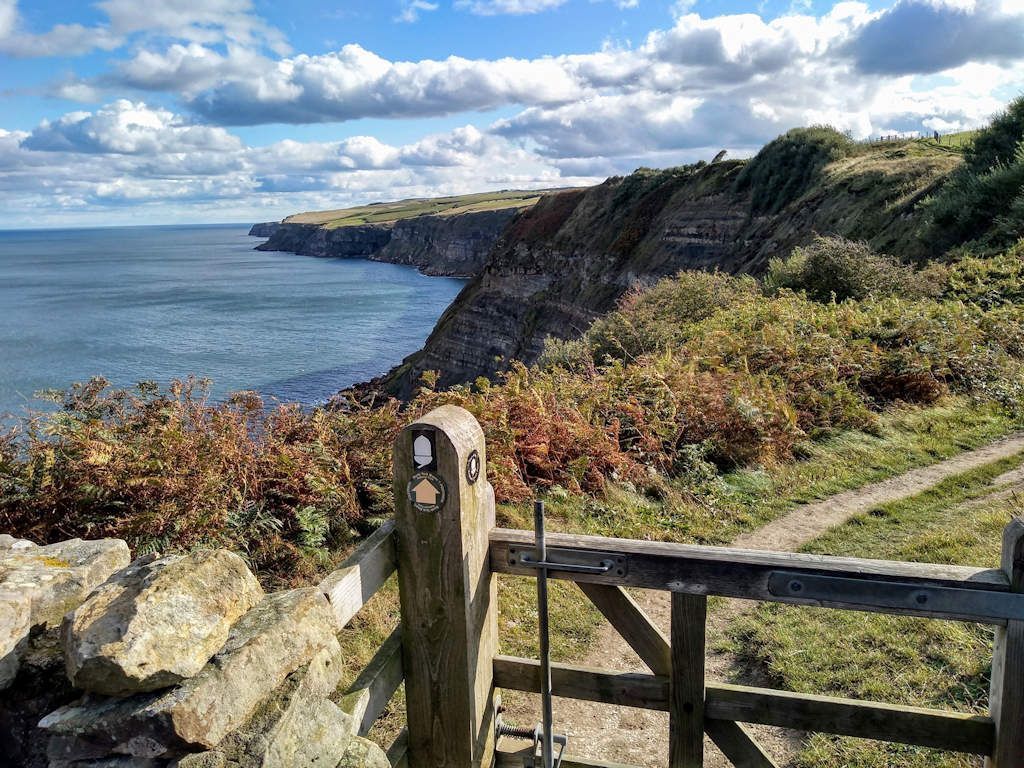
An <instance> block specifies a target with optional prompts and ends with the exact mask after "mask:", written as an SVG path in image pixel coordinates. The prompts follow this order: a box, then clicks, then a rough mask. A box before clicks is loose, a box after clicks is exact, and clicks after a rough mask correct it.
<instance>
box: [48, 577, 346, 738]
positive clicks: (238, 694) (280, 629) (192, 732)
mask: <svg viewBox="0 0 1024 768" xmlns="http://www.w3.org/2000/svg"><path fill="white" fill-rule="evenodd" d="M332 642H336V640H335V637H334V629H333V617H332V614H331V609H330V606H329V604H328V603H327V598H326V597H324V595H323V593H322V592H320V590H319V589H318V588H316V587H307V588H305V589H294V590H290V591H288V592H279V593H276V594H273V595H268V596H267V597H265V598H264V599H263V600H261V601H260V603H259V604H258V605H257V606H256V607H255V608H253V609H252V610H251V611H249V612H248V613H247V614H245V615H244V616H243V617H242V618H241V619H239V620H238V621H237V622H236V623H235V625H234V627H232V628H231V632H230V634H229V636H228V640H227V642H226V643H225V644H224V647H223V648H221V650H220V651H219V652H218V653H217V654H216V655H215V656H214V657H213V658H212V659H211V660H210V662H209V663H208V664H207V665H206V666H205V667H203V669H202V670H201V671H200V672H199V674H197V675H196V676H195V677H192V678H189V679H187V680H185V681H184V682H182V683H181V685H179V686H178V687H177V688H173V689H171V690H168V691H162V692H156V693H140V694H135V695H133V696H129V697H127V698H120V699H118V698H108V697H103V696H93V695H87V696H86V697H84V698H83V699H81V700H79V701H77V702H75V703H73V704H69V705H67V706H64V707H61V708H60V709H58V710H56V711H54V712H51V713H50V714H49V715H47V716H46V717H45V718H43V719H42V720H41V721H40V723H39V725H40V727H41V728H44V729H46V730H47V731H49V732H50V733H51V734H63V735H70V736H76V737H79V738H83V739H86V740H88V741H90V742H93V743H96V744H101V745H103V746H106V747H108V748H109V749H110V750H111V751H112V752H117V753H118V754H128V755H132V756H136V757H158V756H160V757H163V756H166V757H174V756H178V755H181V754H182V753H184V752H189V751H195V750H196V749H210V748H212V747H215V746H217V745H218V744H219V743H220V742H221V741H222V740H223V739H224V737H225V736H226V735H227V734H228V733H230V732H231V731H233V730H235V729H236V728H238V727H239V726H241V725H243V724H244V723H246V722H247V721H248V720H249V718H250V717H252V715H253V713H254V712H255V711H256V709H257V708H258V707H259V705H260V704H261V703H262V702H263V701H265V700H266V699H268V698H269V697H270V695H271V694H272V692H273V691H274V690H275V689H276V688H277V687H278V686H279V685H281V683H283V682H284V680H285V679H286V678H287V677H288V675H290V674H291V673H292V672H294V671H295V670H297V669H298V668H300V667H301V666H303V665H304V664H308V663H309V662H310V660H311V659H312V658H313V657H314V656H315V655H316V654H317V652H318V651H320V650H322V649H324V648H327V647H329V646H330V645H331V643H332Z"/></svg>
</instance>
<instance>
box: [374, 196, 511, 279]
mask: <svg viewBox="0 0 1024 768" xmlns="http://www.w3.org/2000/svg"><path fill="white" fill-rule="evenodd" d="M518 212H519V211H518V209H515V208H505V209H502V210H497V211H480V212H478V213H463V214H459V215H453V216H416V217H414V218H411V219H402V220H400V221H396V222H395V224H394V225H393V226H392V228H391V239H390V240H389V241H388V243H387V245H385V246H384V247H383V248H381V249H380V250H379V251H377V252H376V253H374V254H373V255H371V256H370V258H371V259H372V260H373V261H385V262H388V263H389V264H407V265H409V266H413V267H417V268H418V269H419V270H420V271H421V272H423V273H425V274H428V275H447V276H458V277H470V276H474V275H478V274H480V273H481V272H482V271H483V268H484V265H485V264H486V263H487V256H488V255H489V254H490V252H491V250H492V249H493V248H494V245H495V243H496V242H497V241H498V238H499V237H500V235H501V233H502V232H503V231H504V229H505V227H506V226H507V225H508V223H509V222H510V221H512V219H514V218H515V217H516V214H517V213H518Z"/></svg>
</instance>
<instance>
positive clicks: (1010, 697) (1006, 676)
mask: <svg viewBox="0 0 1024 768" xmlns="http://www.w3.org/2000/svg"><path fill="white" fill-rule="evenodd" d="M1002 567H1003V571H1005V572H1006V575H1007V576H1008V577H1009V579H1010V591H1012V592H1024V520H1021V519H1020V518H1015V519H1014V520H1013V521H1012V522H1011V523H1010V524H1009V525H1008V526H1006V530H1005V531H1004V532H1003V562H1002ZM989 710H990V712H991V714H992V719H993V720H994V721H995V724H996V742H995V748H994V749H993V751H992V757H991V758H989V759H987V760H985V766H986V768H1024V621H1009V622H1007V625H1006V627H1005V628H1003V627H996V642H995V648H994V650H993V653H992V688H991V691H990V693H989Z"/></svg>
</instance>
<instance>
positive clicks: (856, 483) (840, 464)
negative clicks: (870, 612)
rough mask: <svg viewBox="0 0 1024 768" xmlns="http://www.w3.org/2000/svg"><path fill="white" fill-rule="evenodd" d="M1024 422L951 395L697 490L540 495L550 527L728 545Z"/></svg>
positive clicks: (522, 522) (513, 521) (504, 514)
mask: <svg viewBox="0 0 1024 768" xmlns="http://www.w3.org/2000/svg"><path fill="white" fill-rule="evenodd" d="M1022 426H1024V422H1022V420H1021V419H1020V417H1013V416H1010V415H1008V414H1007V413H1006V412H1005V411H1004V410H1003V409H1001V408H999V407H997V406H994V405H977V404H974V403H972V402H970V401H968V400H964V399H958V398H951V399H949V400H947V401H946V402H945V403H943V404H942V405H939V406H934V407H928V408H920V407H909V406H905V407H896V408H893V409H890V410H889V411H887V412H886V413H884V414H883V415H882V416H881V418H880V420H879V423H878V425H877V427H876V428H875V429H873V430H872V431H871V432H865V431H860V430H850V431H846V432H842V433H840V434H838V435H835V436H832V437H828V438H825V439H822V440H817V441H812V442H810V443H807V444H805V445H803V446H802V447H801V449H800V450H801V454H802V456H801V458H800V459H799V460H797V461H793V462H788V463H784V464H778V465H775V466H771V467H753V468H742V469H737V470H733V471H732V472H728V473H726V474H724V475H722V476H720V477H717V478H713V479H711V480H710V482H709V483H708V484H707V485H706V486H705V487H704V488H699V489H694V487H693V486H692V484H691V480H690V479H689V478H687V479H685V480H683V479H681V480H678V481H676V482H675V483H673V484H671V485H669V486H668V488H667V489H666V490H665V491H664V492H663V497H662V498H652V496H651V495H649V494H644V493H640V492H637V491H636V490H634V489H632V488H631V486H629V484H620V485H617V486H615V487H613V488H611V489H609V491H608V493H607V494H606V495H605V497H604V498H600V499H597V498H587V497H582V496H576V495H571V494H568V493H566V492H565V491H564V490H562V489H560V488H553V489H552V490H551V491H549V492H548V493H547V494H544V495H543V496H542V498H543V499H544V500H545V502H546V504H547V509H548V514H549V518H550V526H551V529H552V530H558V531H571V532H573V533H582V534H593V535H598V536H615V537H619V538H633V539H654V540H660V541H677V542H686V543H700V544H727V543H729V542H730V541H732V540H733V539H734V538H735V537H736V536H737V535H738V534H740V533H742V532H744V531H748V530H752V529H754V528H757V527H759V526H761V525H764V524H765V523H767V522H770V521H771V520H773V519H774V518H776V517H778V516H779V515H781V514H783V513H784V512H786V511H787V510H789V509H790V508H792V507H793V506H795V505H797V504H803V503H807V502H811V501H816V500H819V499H824V498H827V497H829V496H832V495H834V494H836V493H840V492H842V491H845V490H849V489H851V488H859V487H861V486H863V485H866V484H868V483H874V482H878V481H880V480H884V479H886V478H889V477H892V476H894V475H897V474H900V473H902V472H906V471H908V470H911V469H914V468H916V467H921V466H924V465H927V464H932V463H934V462H936V461H941V460H942V459H946V458H949V457H951V456H954V455H956V454H958V453H962V452H963V451H966V450H970V449H972V448H977V447H979V446H981V445H984V444H986V443H989V442H991V441H992V440H993V439H995V438H997V437H1000V436H1002V435H1005V434H1007V433H1009V432H1011V431H1013V430H1015V429H1018V428H1021V427H1022ZM498 514H499V523H500V524H501V525H505V526H508V527H518V528H530V527H531V526H532V522H531V521H532V517H531V515H532V513H531V511H530V507H529V505H528V504H503V505H500V506H499V511H498Z"/></svg>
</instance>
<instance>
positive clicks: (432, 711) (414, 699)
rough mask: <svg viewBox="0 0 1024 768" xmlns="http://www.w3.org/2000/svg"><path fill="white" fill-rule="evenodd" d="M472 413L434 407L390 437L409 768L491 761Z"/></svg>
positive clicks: (484, 495)
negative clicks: (392, 457) (392, 460)
mask: <svg viewBox="0 0 1024 768" xmlns="http://www.w3.org/2000/svg"><path fill="white" fill-rule="evenodd" d="M486 467H487V456H486V453H485V450H484V435H483V431H482V430H481V429H480V425H479V424H478V423H477V421H476V419H475V418H473V415H472V414H470V413H469V412H468V411H466V410H464V409H462V408H459V407H457V406H452V405H445V406H442V407H440V408H437V409H435V410H433V411H431V412H430V413H428V414H427V415H426V416H424V417H423V418H421V419H420V420H419V421H417V422H416V423H414V424H410V425H409V426H408V427H406V428H405V429H404V430H403V431H402V433H401V434H400V435H399V436H398V439H397V440H396V441H395V449H394V477H395V521H396V532H397V535H398V543H397V551H398V584H399V589H400V594H401V605H402V660H403V668H404V670H405V701H406V711H407V717H408V726H409V751H408V755H409V766H410V768H477V767H478V766H479V767H482V768H490V766H492V765H493V763H494V742H495V739H494V716H495V715H494V704H493V692H494V691H493V689H494V686H493V672H492V668H493V659H494V656H495V655H496V653H497V596H496V591H495V579H494V577H493V576H492V574H491V570H490V563H489V558H488V535H489V534H490V531H491V529H492V528H494V492H493V490H492V489H491V485H490V483H488V482H487V473H486Z"/></svg>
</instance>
